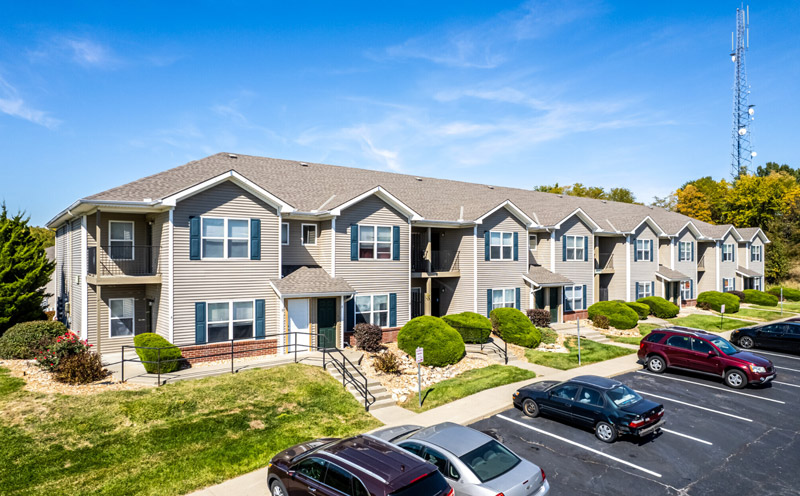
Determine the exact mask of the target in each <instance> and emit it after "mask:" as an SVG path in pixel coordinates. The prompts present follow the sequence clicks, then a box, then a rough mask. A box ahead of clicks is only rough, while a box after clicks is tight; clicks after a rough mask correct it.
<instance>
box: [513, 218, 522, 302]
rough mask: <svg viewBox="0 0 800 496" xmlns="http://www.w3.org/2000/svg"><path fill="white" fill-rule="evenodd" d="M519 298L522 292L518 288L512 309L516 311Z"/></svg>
mask: <svg viewBox="0 0 800 496" xmlns="http://www.w3.org/2000/svg"><path fill="white" fill-rule="evenodd" d="M515 234H516V233H515ZM521 296H522V290H521V289H520V288H517V297H516V300H515V302H514V308H516V309H517V310H519V300H520V297H521Z"/></svg>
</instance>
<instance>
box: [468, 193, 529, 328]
mask: <svg viewBox="0 0 800 496" xmlns="http://www.w3.org/2000/svg"><path fill="white" fill-rule="evenodd" d="M486 231H501V232H516V233H517V236H518V238H519V244H520V246H519V247H518V250H519V257H518V258H519V260H518V261H516V262H515V261H513V260H489V261H488V262H487V261H486V256H485V241H484V233H485V232H486ZM527 236H528V229H527V227H526V226H525V224H523V223H522V222H520V220H519V219H517V218H516V217H515V216H514V215H512V214H511V212H509V211H508V210H507V209H505V208H501V209H500V210H497V211H496V212H494V213H492V214H491V215H489V216H488V217H486V218H485V219H484V220H483V223H482V224H480V225H479V226H478V313H479V314H481V315H488V313H487V309H486V305H487V303H488V302H487V296H486V295H487V290H488V289H508V288H520V300H522V301H520V309H523V308H527V307H528V295H527V289H526V285H525V281H524V280H523V279H522V275H523V274H525V273H526V272H527V271H528V266H527V261H526V259H527V257H526V256H525V254H526V253H527V245H528V237H527Z"/></svg>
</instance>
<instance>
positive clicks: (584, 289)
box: [583, 284, 587, 310]
mask: <svg viewBox="0 0 800 496" xmlns="http://www.w3.org/2000/svg"><path fill="white" fill-rule="evenodd" d="M586 308H587V307H586V285H585V284H584V285H583V309H584V310H586Z"/></svg>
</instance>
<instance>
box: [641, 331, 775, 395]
mask: <svg viewBox="0 0 800 496" xmlns="http://www.w3.org/2000/svg"><path fill="white" fill-rule="evenodd" d="M638 356H639V358H640V359H641V360H643V361H644V364H645V366H646V367H647V368H648V369H649V370H650V371H651V372H655V373H656V374H660V373H662V372H664V371H665V370H666V369H667V368H676V369H685V370H691V371H694V372H701V373H703V374H710V375H714V376H717V377H721V378H722V379H723V380H724V381H725V384H727V385H728V386H730V387H732V388H736V389H741V388H744V387H745V386H747V385H748V384H766V383H768V382H770V381H772V380H773V379H775V376H776V374H775V367H773V365H772V362H771V361H769V360H767V359H766V358H764V357H761V356H758V355H755V354H753V353H749V352H746V351H740V350H738V349H736V347H735V346H733V345H732V344H731V343H730V342H728V340H727V339H725V338H723V337H722V336H719V335H717V334H712V333H710V332H706V331H702V330H700V329H692V328H688V327H670V328H667V329H654V330H653V331H651V332H650V334H648V335H647V336H645V337H644V338H643V339H642V341H641V343H640V344H639V352H638Z"/></svg>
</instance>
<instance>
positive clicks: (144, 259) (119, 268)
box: [86, 244, 161, 285]
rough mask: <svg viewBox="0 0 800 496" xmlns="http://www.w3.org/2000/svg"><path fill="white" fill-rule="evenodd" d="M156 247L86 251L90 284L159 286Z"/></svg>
mask: <svg viewBox="0 0 800 496" xmlns="http://www.w3.org/2000/svg"><path fill="white" fill-rule="evenodd" d="M158 254H159V247H158V246H142V245H129V244H116V245H111V246H101V247H100V253H99V256H98V250H97V247H96V246H90V247H89V248H88V249H87V255H88V256H87V260H88V263H87V277H86V280H87V282H89V283H90V284H98V285H110V284H160V283H161V273H160V271H159V267H158Z"/></svg>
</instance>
